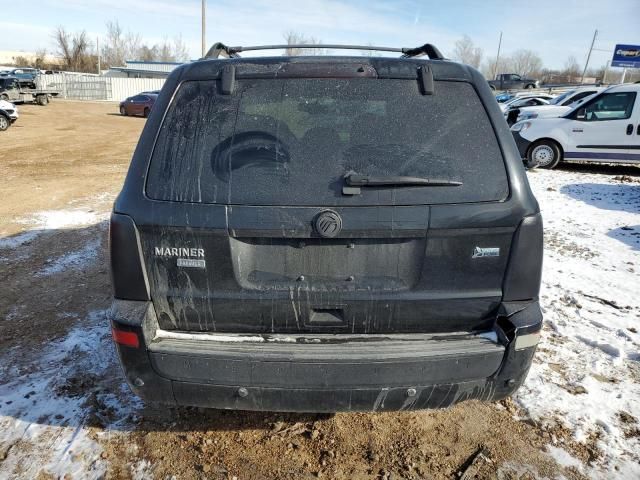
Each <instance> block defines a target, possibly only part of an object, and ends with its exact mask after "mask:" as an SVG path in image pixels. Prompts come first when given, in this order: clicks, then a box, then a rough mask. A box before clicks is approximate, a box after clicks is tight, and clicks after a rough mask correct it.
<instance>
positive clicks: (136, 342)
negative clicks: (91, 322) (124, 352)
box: [111, 327, 140, 348]
mask: <svg viewBox="0 0 640 480" xmlns="http://www.w3.org/2000/svg"><path fill="white" fill-rule="evenodd" d="M111 334H112V335H113V340H114V341H115V342H116V343H118V344H120V345H125V346H127V347H133V348H138V347H139V346H140V339H139V338H138V334H137V333H136V332H126V331H124V330H120V329H118V328H117V327H111Z"/></svg>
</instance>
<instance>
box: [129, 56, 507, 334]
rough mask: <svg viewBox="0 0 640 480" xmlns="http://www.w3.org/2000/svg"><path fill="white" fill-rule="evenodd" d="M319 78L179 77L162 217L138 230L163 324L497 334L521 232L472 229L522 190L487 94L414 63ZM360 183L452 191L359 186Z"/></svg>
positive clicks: (160, 163) (159, 148)
mask: <svg viewBox="0 0 640 480" xmlns="http://www.w3.org/2000/svg"><path fill="white" fill-rule="evenodd" d="M332 69H337V70H336V71H339V72H340V75H334V74H332ZM310 70H312V71H313V69H310ZM304 72H305V69H304V68H300V66H298V67H297V69H296V72H295V73H289V74H288V75H285V74H282V75H280V76H277V77H276V78H274V77H273V76H266V75H265V76H264V78H261V75H260V74H259V72H258V73H256V72H255V71H253V72H251V71H246V72H245V73H246V75H243V74H242V73H243V72H242V69H241V68H238V69H237V70H236V71H235V72H234V73H235V75H234V77H233V78H231V79H229V78H226V79H200V80H187V81H183V82H182V83H181V84H180V86H179V88H178V90H177V92H176V93H175V95H174V98H173V100H172V102H171V104H170V106H169V107H168V110H167V112H166V114H165V118H164V120H163V122H162V126H161V128H160V131H159V134H158V136H157V140H156V143H155V147H154V150H153V154H152V157H151V162H150V166H149V170H148V172H147V179H146V189H145V192H146V196H147V197H148V198H149V199H151V200H153V201H152V202H151V207H150V208H151V212H150V214H149V215H147V217H148V218H150V219H151V220H150V221H146V222H143V224H140V223H139V222H138V229H139V232H140V239H141V247H142V250H143V256H144V261H145V266H146V269H147V276H148V279H149V286H150V292H151V298H152V301H153V305H154V307H155V309H156V313H157V316H158V321H159V324H160V327H161V328H163V329H166V330H178V331H203V332H204V331H206V332H233V333H261V334H270V333H369V334H371V333H402V332H404V333H409V332H422V333H430V332H434V333H435V332H460V331H472V330H479V329H486V328H489V327H490V326H491V324H492V322H493V320H494V319H495V313H496V309H497V307H498V305H499V303H500V300H501V296H502V291H501V285H502V280H503V277H504V272H505V269H506V265H507V259H508V254H509V247H510V244H511V239H512V236H513V232H514V230H515V228H514V227H513V226H511V225H509V224H504V223H502V224H501V223H500V221H499V215H497V216H496V215H494V216H496V218H498V220H497V221H496V222H494V223H495V226H487V225H486V224H483V223H477V222H476V224H477V225H476V226H474V225H475V224H474V222H473V221H471V222H469V218H473V217H474V216H476V215H477V212H479V210H478V207H479V206H480V207H481V206H482V205H486V204H498V205H500V204H501V202H503V201H504V200H505V199H507V198H508V196H509V183H508V179H507V174H506V172H505V166H504V161H503V157H502V153H501V149H500V147H499V144H498V141H497V139H496V134H495V132H494V130H493V128H492V125H491V123H490V121H489V118H488V116H487V113H486V111H485V109H484V107H483V105H482V102H481V101H480V99H479V97H478V94H477V93H476V91H475V89H474V87H473V85H472V84H471V83H470V82H464V81H446V80H444V81H441V80H438V81H435V82H434V84H433V85H434V89H433V93H432V94H426V95H425V94H424V93H425V91H424V89H423V84H421V82H420V81H419V77H418V76H417V75H416V74H415V70H414V74H413V76H412V77H411V76H408V78H384V75H382V73H381V72H376V71H375V69H372V67H371V66H370V65H358V64H356V63H350V64H346V65H338V66H335V65H334V66H333V67H325V70H324V71H323V73H320V74H319V73H318V70H317V69H316V70H315V71H314V73H313V74H311V75H305V73H304ZM345 72H353V73H351V74H348V73H347V74H345ZM310 77H311V78H310ZM427 93H429V92H427ZM349 175H352V176H351V177H349ZM357 175H360V176H365V177H367V178H369V179H371V178H372V177H376V178H378V179H379V178H382V179H389V178H392V177H402V178H401V180H402V179H406V177H418V178H420V179H428V180H430V181H432V182H433V181H436V182H437V185H429V184H426V185H415V184H411V185H406V184H403V185H365V186H360V187H358V186H357V185H356V186H353V185H351V186H350V185H349V181H348V180H347V178H346V177H349V178H350V179H354V178H356V176H357ZM351 183H357V182H351ZM345 187H347V188H346V190H345ZM494 211H495V209H494ZM445 218H446V220H443V219H445ZM456 219H458V220H456ZM485 223H486V222H485Z"/></svg>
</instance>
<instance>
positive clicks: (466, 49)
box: [453, 35, 482, 68]
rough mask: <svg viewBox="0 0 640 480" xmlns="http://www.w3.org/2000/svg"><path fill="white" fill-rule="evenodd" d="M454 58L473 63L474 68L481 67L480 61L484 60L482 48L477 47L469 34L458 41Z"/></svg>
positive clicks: (454, 50)
mask: <svg viewBox="0 0 640 480" xmlns="http://www.w3.org/2000/svg"><path fill="white" fill-rule="evenodd" d="M453 59H454V60H457V61H458V62H461V63H466V64H467V65H471V66H472V67H474V68H479V67H480V62H482V49H481V48H480V47H476V46H475V45H474V43H473V40H471V38H470V37H469V36H468V35H465V36H464V37H462V38H461V39H460V40H458V41H457V42H456V45H455V47H454V49H453Z"/></svg>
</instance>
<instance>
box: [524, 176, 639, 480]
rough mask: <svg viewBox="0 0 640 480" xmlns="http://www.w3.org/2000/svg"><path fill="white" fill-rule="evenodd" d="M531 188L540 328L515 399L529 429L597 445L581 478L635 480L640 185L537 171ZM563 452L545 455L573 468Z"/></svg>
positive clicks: (573, 462) (611, 178)
mask: <svg viewBox="0 0 640 480" xmlns="http://www.w3.org/2000/svg"><path fill="white" fill-rule="evenodd" d="M529 180H530V183H531V186H532V188H533V190H534V192H535V194H536V197H537V198H538V201H539V203H540V207H541V210H542V215H543V219H544V224H545V259H544V273H543V277H542V280H543V285H542V291H541V303H542V307H543V312H544V317H545V326H544V331H543V338H542V342H541V344H540V347H539V349H538V353H537V355H536V358H535V360H534V365H533V366H532V368H531V372H530V373H529V377H528V379H527V381H526V383H525V385H524V386H523V387H522V388H521V390H520V391H519V392H518V394H517V395H516V399H517V401H518V402H519V403H520V404H521V405H522V406H523V407H524V408H525V409H526V411H527V412H528V414H529V415H530V416H531V417H532V418H533V419H534V420H536V421H539V422H541V423H543V424H544V423H552V422H554V421H559V422H561V424H562V425H564V426H565V427H567V428H569V429H570V430H571V431H572V432H573V434H574V436H575V439H576V440H578V441H579V442H582V443H588V442H590V441H592V442H593V441H594V442H596V445H597V447H598V448H599V449H600V450H601V452H602V457H601V458H599V459H593V461H592V462H590V465H588V466H583V467H582V468H581V470H582V471H583V472H584V473H586V474H587V475H590V476H592V477H594V478H616V477H617V478H640V334H639V333H638V332H639V331H640V295H639V293H640V179H638V178H637V177H636V178H635V181H629V180H631V179H629V178H628V177H627V178H624V179H621V178H620V177H614V176H612V175H603V174H589V173H579V172H571V171H559V170H554V171H545V170H535V171H533V172H529ZM623 180H626V181H623ZM560 447H562V445H556V446H550V448H549V452H550V453H551V455H552V456H553V457H554V458H555V459H556V460H558V462H559V463H562V464H565V465H577V463H576V459H574V458H572V457H571V456H570V455H569V454H568V453H567V452H566V450H564V449H562V448H560Z"/></svg>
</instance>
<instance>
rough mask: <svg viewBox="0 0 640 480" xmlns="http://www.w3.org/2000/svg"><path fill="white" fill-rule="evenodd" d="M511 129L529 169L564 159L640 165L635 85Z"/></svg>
mask: <svg viewBox="0 0 640 480" xmlns="http://www.w3.org/2000/svg"><path fill="white" fill-rule="evenodd" d="M511 133H512V134H513V137H514V139H515V141H516V144H517V145H518V150H519V151H520V154H521V155H522V158H523V159H525V160H526V162H527V166H529V167H535V166H538V167H542V168H554V167H555V166H556V165H557V164H558V162H560V161H562V160H565V159H566V160H581V161H591V162H607V163H610V162H622V163H640V85H639V84H624V85H615V86H613V87H610V88H608V89H606V90H604V91H603V92H601V93H600V94H598V95H596V96H594V97H593V98H591V99H590V100H588V101H586V102H585V103H583V104H581V105H579V106H577V107H576V108H574V109H573V110H571V111H570V112H569V113H567V114H566V115H564V116H562V117H559V118H533V119H530V120H525V121H521V122H518V123H516V124H514V125H513V126H512V127H511Z"/></svg>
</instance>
